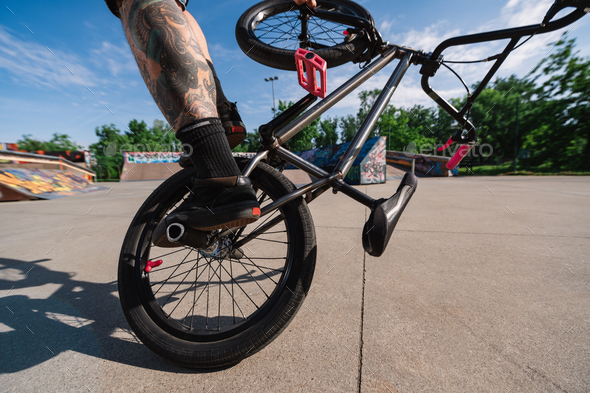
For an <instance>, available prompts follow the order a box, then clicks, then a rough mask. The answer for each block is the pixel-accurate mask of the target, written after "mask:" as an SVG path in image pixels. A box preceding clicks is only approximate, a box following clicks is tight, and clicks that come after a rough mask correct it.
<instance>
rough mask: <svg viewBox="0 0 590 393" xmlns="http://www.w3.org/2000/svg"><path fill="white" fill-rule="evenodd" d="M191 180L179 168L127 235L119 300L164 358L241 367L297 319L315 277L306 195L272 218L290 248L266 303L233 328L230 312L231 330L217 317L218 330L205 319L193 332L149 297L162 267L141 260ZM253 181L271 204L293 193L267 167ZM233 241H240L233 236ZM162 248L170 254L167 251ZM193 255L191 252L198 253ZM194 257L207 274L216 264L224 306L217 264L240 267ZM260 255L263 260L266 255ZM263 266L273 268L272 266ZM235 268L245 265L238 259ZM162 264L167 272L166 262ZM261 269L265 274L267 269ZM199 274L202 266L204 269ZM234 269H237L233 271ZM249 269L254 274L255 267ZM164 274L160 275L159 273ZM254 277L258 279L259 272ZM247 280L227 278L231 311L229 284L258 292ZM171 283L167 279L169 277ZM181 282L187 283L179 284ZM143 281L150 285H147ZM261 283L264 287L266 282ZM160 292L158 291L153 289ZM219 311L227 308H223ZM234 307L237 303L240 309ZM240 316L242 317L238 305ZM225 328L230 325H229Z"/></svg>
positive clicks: (186, 363) (134, 327)
mask: <svg viewBox="0 0 590 393" xmlns="http://www.w3.org/2000/svg"><path fill="white" fill-rule="evenodd" d="M237 161H238V164H239V166H240V167H242V168H243V167H244V166H245V163H246V160H242V159H238V160H237ZM193 175H194V170H193V169H192V168H191V169H184V170H181V171H180V172H178V173H176V174H175V175H173V176H172V177H170V178H169V179H168V180H166V181H165V182H164V183H162V184H161V185H160V186H159V187H158V188H157V189H156V190H155V191H154V192H153V193H152V194H151V195H150V196H149V197H148V198H147V200H146V201H145V202H144V203H143V205H142V206H141V208H140V209H139V210H138V212H137V214H136V215H135V218H134V219H133V221H132V223H131V225H130V227H129V229H128V231H127V234H126V236H125V240H124V243H123V247H122V249H121V255H120V260H119V269H118V285H119V297H120V301H121V306H122V308H123V312H124V314H125V317H126V319H127V321H128V323H129V325H130V326H131V328H132V330H133V331H134V332H135V334H136V335H137V337H138V338H139V339H140V340H141V341H142V342H143V343H144V344H145V345H146V346H147V347H148V348H149V349H151V350H152V351H153V352H155V353H156V354H158V355H160V356H161V357H163V358H165V359H167V360H168V361H171V362H173V363H176V364H178V365H181V366H184V367H189V368H213V367H222V366H228V365H232V364H235V363H238V362H240V361H241V360H243V359H245V358H246V357H249V356H251V355H253V354H255V353H256V352H258V351H259V350H261V349H262V348H264V347H265V346H266V345H268V344H269V343H270V342H271V341H272V340H274V339H275V338H276V337H277V336H278V335H279V334H280V333H281V332H282V331H283V330H284V329H285V328H286V327H287V325H288V324H289V322H290V321H291V320H292V319H293V318H294V316H295V314H296V313H297V311H298V310H299V308H300V306H301V304H302V303H303V301H304V299H305V296H306V294H307V292H308V291H309V288H310V286H311V281H312V278H313V273H314V268H315V261H316V243H315V230H314V226H313V221H312V218H311V214H310V212H309V209H308V207H307V204H306V203H305V201H304V199H303V198H297V199H296V200H295V201H293V202H290V203H288V204H285V205H283V206H282V207H281V208H280V209H279V210H278V212H279V214H278V215H276V214H275V217H279V219H278V220H279V221H280V222H279V224H277V225H276V226H275V227H273V228H276V227H277V226H278V225H280V224H281V223H282V224H283V225H284V227H285V229H286V230H285V234H286V235H284V236H286V237H287V239H288V242H287V243H288V244H287V245H286V246H284V247H286V250H287V251H286V254H285V257H284V260H285V261H284V265H283V266H284V267H283V269H282V272H281V273H280V278H279V279H278V283H277V284H276V288H275V290H274V292H272V293H271V295H270V296H268V295H267V300H266V302H265V303H264V304H262V305H261V306H260V308H258V309H257V310H255V311H254V312H253V313H252V314H251V315H249V316H248V317H246V316H245V315H243V316H244V319H243V320H242V321H239V322H238V323H236V315H235V314H234V316H233V325H230V328H228V329H226V328H224V329H225V330H224V329H220V322H221V318H222V316H221V312H220V313H219V315H218V317H217V321H218V322H217V323H218V326H217V330H215V329H214V328H213V330H207V322H205V330H203V329H201V328H199V329H197V328H196V327H195V328H193V319H192V317H191V325H190V329H187V328H186V326H183V325H182V324H179V323H178V321H177V320H176V319H175V318H176V317H175V316H174V315H173V313H174V312H175V311H174V310H173V311H172V312H170V313H169V314H166V313H167V312H168V311H165V308H166V307H167V304H166V303H163V300H162V299H160V298H162V297H163V296H160V298H157V297H156V295H154V293H153V292H154V291H153V289H154V288H155V285H156V284H159V283H156V284H154V285H153V286H152V283H151V282H150V279H151V277H152V274H154V273H155V272H156V271H158V269H159V267H157V268H155V269H154V270H152V271H151V272H150V273H145V272H144V270H145V269H144V268H145V266H146V260H148V259H152V258H150V257H149V254H150V252H151V251H153V250H152V248H153V249H156V250H157V248H156V247H155V246H153V245H151V242H150V240H149V237H150V234H151V231H153V228H154V227H155V225H157V222H159V220H160V219H161V217H163V216H164V215H165V213H166V212H168V211H170V209H172V208H173V206H176V205H177V203H178V202H180V201H181V200H182V198H183V197H184V196H185V194H188V190H187V189H186V187H187V186H188V185H190V184H191V181H190V179H191V177H192V176H193ZM250 179H251V181H252V184H253V187H255V189H257V190H258V192H259V193H266V194H267V195H268V197H269V199H268V201H269V202H270V201H272V200H276V199H277V198H280V197H281V196H283V195H286V194H287V193H289V192H291V191H293V190H295V187H294V185H293V183H291V182H290V181H289V180H288V179H287V178H286V177H285V176H284V175H283V174H282V173H280V172H278V171H277V170H275V169H274V168H272V167H270V166H269V165H266V164H264V163H259V164H258V165H257V167H256V168H255V169H254V171H253V172H252V174H251V175H250ZM262 195H264V194H262ZM261 199H262V198H261ZM263 203H264V202H263ZM266 217H268V218H269V219H270V218H271V217H272V215H271V214H269V215H268V216H266ZM264 219H265V217H262V218H261V219H260V220H259V221H263V220H264ZM273 220H275V221H276V220H277V219H276V218H274V219H273ZM281 220H282V221H281ZM267 222H268V221H267ZM271 222H272V221H271ZM256 225H257V223H254V224H251V225H250V226H248V227H246V229H247V228H250V227H253V226H256ZM258 225H262V223H259V224H258ZM245 232H246V231H245V230H244V233H245ZM236 233H238V232H236ZM268 233H269V231H268V230H267V232H265V234H263V235H260V236H259V238H262V237H263V236H270V235H268ZM276 236H279V235H276ZM242 238H243V237H242ZM259 238H256V239H254V240H257V239H259ZM234 240H237V238H236V239H234ZM262 241H263V239H260V242H261V243H262ZM265 244H267V243H265ZM247 245H248V246H250V247H252V248H253V249H254V250H256V252H257V253H258V252H259V250H257V249H256V248H255V247H256V243H247ZM277 247H279V246H276V247H275V245H274V243H271V246H269V247H267V248H270V249H273V250H274V248H277ZM185 248H186V247H185ZM187 249H190V248H187ZM167 250H168V251H169V250H170V249H167ZM181 250H182V249H181ZM191 250H192V249H191ZM192 251H194V252H196V251H195V250H192ZM181 252H186V251H179V253H181ZM232 252H233V251H232ZM269 252H274V251H269ZM198 253H199V255H201V256H202V257H203V258H205V260H206V261H205V263H206V264H208V265H209V268H208V269H209V272H210V271H211V269H212V266H213V265H214V264H215V263H218V264H219V267H217V269H219V275H218V280H219V288H218V292H219V309H221V304H222V301H221V298H222V297H221V296H222V295H221V294H222V293H225V292H223V291H222V287H221V285H222V280H224V284H223V286H224V287H225V289H226V291H227V293H228V294H230V292H229V289H228V287H226V285H225V279H222V276H223V270H225V272H227V268H224V269H223V270H222V269H221V266H222V265H224V264H226V263H229V266H230V268H229V269H232V268H231V266H234V265H232V263H234V264H235V265H236V266H237V265H238V263H237V262H235V261H234V262H232V257H231V256H230V257H229V262H228V260H227V259H225V258H223V257H222V258H220V259H219V260H215V259H213V257H210V258H209V259H207V258H206V257H204V255H205V254H203V252H202V251H199V252H198ZM189 254H190V252H189ZM262 255H265V254H264V250H263V252H262ZM168 257H170V255H168ZM187 257H188V254H187ZM198 258H199V257H197V261H198ZM242 258H244V257H242ZM185 259H186V258H185ZM258 259H263V260H264V259H265V258H256V257H255V256H254V255H253V256H252V259H250V258H248V260H249V262H251V263H252V264H254V265H256V263H255V262H253V261H254V260H258ZM266 259H270V258H266ZM183 261H184V260H183ZM268 262H269V263H270V261H268ZM197 263H198V262H197ZM239 263H240V264H242V262H239ZM279 263H281V262H279ZM242 266H243V264H242ZM252 266H253V265H252ZM160 267H164V264H163V265H161V266H160ZM172 267H174V266H170V267H169V268H170V269H171V268H172ZM193 267H194V266H193ZM264 268H265V269H269V268H268V267H264ZM177 269H178V268H177ZM203 269H206V267H204V268H203ZM235 269H237V267H236V268H235ZM250 269H252V271H254V270H253V268H250ZM259 269H260V271H263V270H262V269H261V268H260V267H259ZM244 270H246V272H248V269H247V268H244ZM161 271H163V269H162V270H161ZM175 271H176V270H175ZM192 271H193V270H191V269H189V271H188V272H189V273H187V275H190V274H191V272H192ZM198 272H199V266H198V264H197V269H196V270H195V271H194V276H195V277H196V278H195V284H194V295H192V296H193V299H194V298H196V291H197V285H198V284H197V282H198V280H199V277H200V276H197V274H198ZM203 272H204V270H203ZM232 272H233V270H232ZM274 273H275V272H272V273H271V272H269V274H271V275H272V274H274ZM166 274H168V273H166ZM201 274H202V273H201ZM208 274H209V273H208ZM228 274H229V273H228ZM173 275H174V273H172V274H171V275H170V277H172V276H173ZM258 275H259V276H262V274H258ZM186 277H187V276H185V278H186ZM212 277H213V276H212ZM244 277H246V275H245V274H244V273H243V272H242V276H235V277H234V276H233V273H232V275H230V280H228V282H229V281H231V282H232V287H231V288H232V292H231V297H230V302H231V306H232V307H233V308H235V304H236V303H237V300H236V298H238V297H239V296H238V292H239V291H238V289H236V292H235V293H234V286H233V284H234V282H235V284H236V286H237V285H238V284H239V283H238V281H240V282H241V283H242V284H243V285H250V288H252V287H254V288H255V286H254V284H253V283H252V281H256V280H255V278H254V276H252V274H251V273H250V277H252V280H249V281H248V280H246V279H244ZM267 277H268V275H267ZM275 277H276V276H275ZM168 280H170V278H169V279H168ZM178 280H180V278H176V281H172V282H171V284H172V285H174V284H176V282H177V281H178ZM216 280H217V279H216ZM182 281H184V279H183V280H182ZM273 281H274V280H273ZM146 282H147V283H148V284H149V286H146ZM166 282H167V281H166ZM211 282H213V281H211V279H209V282H208V284H207V317H206V318H205V319H203V316H199V318H201V322H200V323H201V326H202V324H203V320H205V321H207V319H208V318H209V300H210V298H209V295H210V288H211V290H214V287H213V284H211ZM261 282H262V281H257V283H258V284H260V283H261ZM188 283H189V282H187V283H186V284H187V285H188ZM262 283H263V285H264V282H262ZM163 285H164V284H162V286H163ZM178 285H180V284H178ZM210 285H211V286H210ZM258 286H259V287H260V289H262V292H265V291H264V289H263V288H262V286H261V285H258ZM177 288H178V287H177ZM191 288H193V285H191V287H190V288H189V289H188V290H186V291H185V293H187V294H188V293H189V291H190V289H191ZM246 288H248V287H246ZM160 289H161V287H160ZM160 289H158V291H159V290H160ZM204 290H205V289H203V291H204ZM158 291H156V294H158ZM183 291H184V290H183ZM183 291H181V292H179V294H178V296H176V299H175V300H174V301H177V302H178V304H177V305H176V306H175V309H176V307H178V305H179V304H181V302H182V301H183V299H185V298H186V294H185V295H184V296H183V297H182V299H180V300H177V299H178V298H180V295H181V293H182V292H183ZM174 293H176V292H173V293H172V294H171V295H170V297H172V295H174ZM202 293H203V292H201V294H202ZM244 293H246V292H244ZM265 294H266V292H265ZM200 296H201V295H199V299H200ZM215 296H217V295H216V294H215V293H214V294H213V295H212V296H211V298H212V299H213V297H215ZM250 296H251V297H252V298H255V294H252V293H250ZM250 296H248V298H250ZM242 297H243V295H242ZM261 298H262V297H261ZM250 300H252V299H250ZM189 301H190V298H189ZM203 302H204V300H203ZM162 303H163V305H162ZM224 304H225V303H224ZM158 306H159V307H160V308H161V310H162V312H161V313H158V311H157V307H158ZM183 307H184V306H183ZM192 307H193V308H192V310H193V317H194V313H195V309H196V307H197V306H196V301H195V302H194V303H193V306H192ZM223 307H224V308H227V307H226V305H224V306H223ZM239 307H240V306H239V304H238V308H239ZM251 308H253V307H251ZM168 310H170V308H168ZM240 311H241V312H242V313H243V310H242V309H241V308H240ZM183 312H184V311H183ZM166 315H167V316H166ZM181 315H182V313H181ZM187 315H188V314H187ZM223 318H224V319H223V320H224V321H231V317H229V316H227V317H226V316H223ZM239 318H240V317H239V316H238V319H239ZM248 318H250V319H248ZM185 319H186V317H185ZM183 322H184V319H183ZM174 323H177V325H178V326H177V325H174ZM228 323H230V324H231V322H228ZM195 324H196V323H195Z"/></svg>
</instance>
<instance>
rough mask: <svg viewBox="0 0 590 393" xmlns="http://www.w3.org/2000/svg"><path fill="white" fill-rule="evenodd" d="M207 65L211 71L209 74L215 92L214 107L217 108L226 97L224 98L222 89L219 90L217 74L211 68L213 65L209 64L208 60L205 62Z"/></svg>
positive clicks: (219, 83)
mask: <svg viewBox="0 0 590 393" xmlns="http://www.w3.org/2000/svg"><path fill="white" fill-rule="evenodd" d="M207 64H208V65H209V68H210V69H211V72H212V73H213V79H214V80H215V90H216V92H217V102H216V105H217V106H219V104H221V103H223V102H226V101H227V97H225V94H223V89H222V88H221V82H219V78H217V73H216V72H215V67H213V63H211V62H210V61H209V60H207Z"/></svg>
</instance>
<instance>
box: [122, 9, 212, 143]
mask: <svg viewBox="0 0 590 393" xmlns="http://www.w3.org/2000/svg"><path fill="white" fill-rule="evenodd" d="M120 11H121V22H122V24H123V28H124V30H125V35H126V37H127V40H128V41H129V45H130V46H131V51H132V52H133V55H134V56H135V60H136V61H137V65H138V66H139V70H140V72H141V75H142V77H143V80H144V81H145V83H146V85H147V87H148V89H149V91H150V93H151V94H152V97H153V98H154V100H155V101H156V104H157V105H158V107H159V108H160V110H161V111H162V114H163V115H164V117H165V118H166V120H167V121H168V123H169V124H170V126H171V127H172V128H173V129H174V130H175V131H178V130H179V129H181V128H182V127H183V126H185V125H187V124H191V123H194V122H195V121H196V120H198V119H204V118H214V117H218V113H217V109H216V105H215V104H216V96H215V94H216V92H215V83H214V79H213V75H212V73H211V70H210V68H209V66H208V65H207V59H206V57H205V56H204V54H203V51H202V49H201V47H200V46H199V44H198V42H197V39H196V37H195V34H194V32H193V30H192V29H191V27H190V25H189V22H188V21H187V19H186V16H185V15H184V14H183V12H182V10H181V9H180V7H179V6H178V5H177V4H176V1H175V0H124V1H123V4H122V6H121V8H120Z"/></svg>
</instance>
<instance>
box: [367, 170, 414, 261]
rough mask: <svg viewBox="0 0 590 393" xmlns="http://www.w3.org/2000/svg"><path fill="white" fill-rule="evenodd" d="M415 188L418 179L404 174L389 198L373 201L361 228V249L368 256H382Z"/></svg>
mask: <svg viewBox="0 0 590 393" xmlns="http://www.w3.org/2000/svg"><path fill="white" fill-rule="evenodd" d="M416 187H418V178H417V177H416V176H414V175H413V174H411V173H406V175H405V176H404V178H403V179H402V181H401V183H400V185H399V187H398V188H397V191H396V192H395V194H393V196H392V197H391V198H389V199H385V198H382V199H379V200H377V201H375V205H374V206H373V208H372V209H371V210H372V211H371V215H370V216H369V220H368V221H367V222H366V223H365V227H364V228H363V248H364V249H365V251H366V252H367V253H368V254H369V255H372V256H374V257H380V256H381V255H382V254H383V252H384V251H385V249H386V248H387V244H388V243H389V239H391V234H392V233H393V230H394V229H395V226H396V224H397V222H398V220H399V218H400V217H401V215H402V213H403V212H404V209H405V208H406V205H407V204H408V202H409V201H410V198H412V195H414V191H416Z"/></svg>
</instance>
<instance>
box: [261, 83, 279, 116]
mask: <svg viewBox="0 0 590 393" xmlns="http://www.w3.org/2000/svg"><path fill="white" fill-rule="evenodd" d="M277 80H279V77H278V76H273V77H271V78H264V81H265V82H271V83H272V112H273V113H274V117H277V107H276V106H275V81H277Z"/></svg>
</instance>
